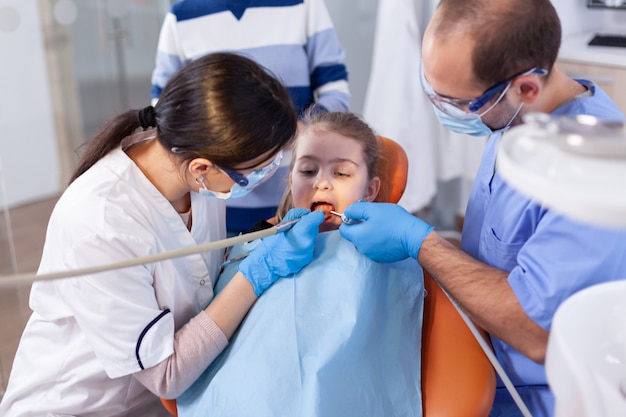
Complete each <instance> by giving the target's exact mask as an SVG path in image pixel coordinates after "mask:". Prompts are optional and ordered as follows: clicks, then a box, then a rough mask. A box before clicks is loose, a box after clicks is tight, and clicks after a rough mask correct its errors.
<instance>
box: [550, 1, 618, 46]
mask: <svg viewBox="0 0 626 417" xmlns="http://www.w3.org/2000/svg"><path fill="white" fill-rule="evenodd" d="M552 4H554V7H555V8H556V10H557V12H558V13H559V17H560V19H561V26H562V27H563V36H564V37H566V36H569V35H574V34H578V33H585V32H595V31H598V32H609V31H616V32H620V33H626V10H601V9H589V8H587V6H586V4H587V2H586V0H552Z"/></svg>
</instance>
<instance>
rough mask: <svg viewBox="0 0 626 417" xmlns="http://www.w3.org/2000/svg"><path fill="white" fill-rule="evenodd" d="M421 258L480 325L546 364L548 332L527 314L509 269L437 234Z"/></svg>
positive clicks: (429, 239)
mask: <svg viewBox="0 0 626 417" xmlns="http://www.w3.org/2000/svg"><path fill="white" fill-rule="evenodd" d="M418 261H419V263H420V264H421V265H422V266H423V267H424V268H425V269H426V270H427V271H428V272H429V273H430V274H431V275H432V276H433V277H434V278H435V279H436V280H437V281H439V283H440V284H441V285H442V286H443V287H444V288H445V289H446V290H447V291H448V293H449V294H450V295H451V296H452V297H453V298H454V299H455V301H456V302H457V303H458V304H459V306H460V307H461V308H462V309H463V310H464V311H465V312H466V314H467V315H468V316H469V317H470V318H471V319H472V320H473V321H474V322H475V323H476V324H478V325H479V326H480V327H482V328H483V329H484V330H486V331H487V332H489V333H490V334H492V335H494V336H496V337H498V338H499V339H501V340H503V341H505V342H506V343H508V344H509V345H511V346H512V347H514V348H515V349H516V350H518V351H519V352H521V353H522V354H524V355H525V356H527V357H528V358H530V359H532V360H534V361H535V362H538V363H543V361H544V360H545V354H546V348H547V344H548V332H547V331H546V330H544V329H543V328H541V327H540V326H539V325H538V324H537V323H535V322H534V321H533V320H532V319H531V318H530V317H529V316H528V315H527V314H526V312H525V311H524V309H523V308H522V306H521V304H520V303H519V301H518V299H517V297H516V296H515V293H514V292H513V289H512V288H511V286H510V285H509V283H508V281H507V277H508V274H507V273H506V272H505V271H502V270H499V269H496V268H493V267H490V266H488V265H486V264H484V263H482V262H479V261H477V260H476V259H474V258H472V257H471V256H469V255H468V254H466V253H465V252H463V251H461V250H460V249H458V248H457V247H455V246H454V245H452V244H451V243H449V242H448V241H446V240H445V239H443V238H442V237H440V236H439V235H438V234H437V233H430V234H429V235H428V236H427V237H426V239H425V240H424V242H423V243H422V246H421V249H420V252H419V256H418Z"/></svg>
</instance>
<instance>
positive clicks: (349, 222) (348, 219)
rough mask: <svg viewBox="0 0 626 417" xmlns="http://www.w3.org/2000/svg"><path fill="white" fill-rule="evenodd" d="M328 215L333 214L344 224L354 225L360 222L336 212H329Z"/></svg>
mask: <svg viewBox="0 0 626 417" xmlns="http://www.w3.org/2000/svg"><path fill="white" fill-rule="evenodd" d="M330 214H334V215H335V216H337V217H341V221H342V222H343V223H345V224H356V223H361V222H362V220H355V219H351V218H349V217H348V216H346V215H345V214H343V213H338V212H336V211H333V210H330Z"/></svg>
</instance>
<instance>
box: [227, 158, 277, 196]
mask: <svg viewBox="0 0 626 417" xmlns="http://www.w3.org/2000/svg"><path fill="white" fill-rule="evenodd" d="M282 160H283V151H282V149H281V150H280V151H278V153H277V154H276V156H275V157H274V159H273V160H272V162H270V163H269V164H267V165H265V166H264V167H261V168H259V169H255V170H254V171H251V172H249V173H247V174H242V173H240V172H237V171H234V170H231V169H225V168H221V167H219V166H218V167H217V168H219V170H220V171H222V172H223V173H224V174H226V175H228V176H229V177H230V179H231V180H233V181H235V183H236V184H238V185H239V186H240V187H241V188H243V189H252V188H254V187H256V186H258V185H260V184H262V183H264V182H265V181H267V180H268V179H269V178H270V177H271V176H272V175H274V173H275V172H276V171H277V170H278V168H279V167H280V163H281V161H282Z"/></svg>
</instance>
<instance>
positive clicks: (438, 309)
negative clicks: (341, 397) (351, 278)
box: [161, 136, 496, 417]
mask: <svg viewBox="0 0 626 417" xmlns="http://www.w3.org/2000/svg"><path fill="white" fill-rule="evenodd" d="M378 143H379V162H378V176H379V177H380V179H381V187H380V191H379V193H378V196H377V198H376V201H378V202H390V203H397V202H398V201H400V198H401V197H402V194H403V193H404V190H405V188H406V182H407V174H408V159H407V156H406V153H405V151H404V149H403V148H402V147H401V146H400V145H399V144H398V143H396V142H394V141H393V140H391V139H388V138H385V137H382V136H379V137H378ZM424 289H425V291H426V294H427V295H426V297H425V299H424V316H423V317H424V318H423V322H422V349H421V356H422V362H421V367H422V375H421V383H422V410H423V417H486V416H488V415H489V411H490V410H491V406H492V404H493V399H494V396H495V389H496V373H495V370H494V369H493V367H492V365H491V363H490V362H489V359H488V358H487V356H486V355H485V353H484V352H483V350H482V348H481V347H480V345H479V343H478V342H477V340H476V338H475V337H474V335H473V334H472V333H471V331H470V329H469V328H468V327H467V325H466V324H465V322H464V321H463V319H462V318H461V316H460V315H459V313H458V312H457V310H456V308H455V307H454V305H453V304H452V302H451V301H450V300H449V299H448V296H447V295H446V294H445V293H444V292H443V290H442V289H441V287H439V284H437V282H436V281H435V280H434V279H433V278H432V277H431V276H430V274H429V273H428V272H427V271H424ZM483 335H486V334H485V333H483ZM161 402H162V403H163V405H164V406H165V408H166V409H167V410H168V411H169V412H170V414H172V415H173V416H177V415H178V412H177V409H176V400H165V399H161Z"/></svg>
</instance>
